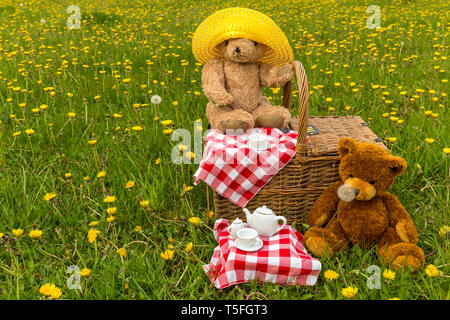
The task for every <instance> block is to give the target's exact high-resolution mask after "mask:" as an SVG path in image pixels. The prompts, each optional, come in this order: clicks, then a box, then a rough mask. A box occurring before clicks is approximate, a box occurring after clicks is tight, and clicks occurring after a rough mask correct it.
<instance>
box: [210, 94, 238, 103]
mask: <svg viewBox="0 0 450 320" xmlns="http://www.w3.org/2000/svg"><path fill="white" fill-rule="evenodd" d="M233 101H234V98H233V96H232V95H231V94H229V93H228V94H224V95H219V96H217V97H216V98H215V99H214V102H215V104H217V105H218V106H228V105H230V104H232V103H233Z"/></svg>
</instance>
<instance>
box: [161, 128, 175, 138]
mask: <svg viewBox="0 0 450 320" xmlns="http://www.w3.org/2000/svg"><path fill="white" fill-rule="evenodd" d="M172 132H173V129H172V128H169V129H165V130H163V133H164V134H165V135H167V136H168V135H169V134H171V133H172Z"/></svg>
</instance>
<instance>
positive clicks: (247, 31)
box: [192, 8, 294, 65]
mask: <svg viewBox="0 0 450 320" xmlns="http://www.w3.org/2000/svg"><path fill="white" fill-rule="evenodd" d="M232 38H245V39H249V40H252V41H256V42H259V43H262V44H265V45H266V46H268V47H269V49H268V50H267V51H266V53H265V55H264V56H263V57H262V58H261V59H259V61H260V62H264V63H268V64H272V65H283V64H286V63H291V62H292V61H294V53H293V52H292V48H291V46H290V45H289V41H288V39H287V38H286V36H285V35H284V33H283V31H281V29H280V28H279V27H278V26H277V25H276V23H275V22H274V21H273V20H272V19H270V18H269V17H268V16H266V15H265V14H263V13H261V12H258V11H255V10H252V9H247V8H226V9H222V10H219V11H217V12H215V13H213V14H212V15H210V16H209V17H207V18H206V19H205V20H203V22H202V23H200V25H199V26H198V27H197V30H195V33H194V37H193V39H192V51H193V53H194V56H195V58H196V59H197V60H198V61H199V62H201V63H205V62H206V61H208V60H209V59H211V58H214V57H220V54H219V51H218V50H217V49H216V46H217V45H218V44H219V43H221V42H223V41H225V40H228V39H232Z"/></svg>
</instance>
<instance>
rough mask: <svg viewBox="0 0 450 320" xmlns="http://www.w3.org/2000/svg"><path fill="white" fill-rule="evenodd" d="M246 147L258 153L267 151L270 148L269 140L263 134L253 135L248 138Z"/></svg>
mask: <svg viewBox="0 0 450 320" xmlns="http://www.w3.org/2000/svg"><path fill="white" fill-rule="evenodd" d="M247 145H248V146H249V147H251V148H253V149H256V150H258V151H260V150H267V149H269V148H270V147H271V144H270V142H269V139H268V137H267V136H265V135H264V134H259V133H255V134H252V135H251V136H249V137H248V142H247Z"/></svg>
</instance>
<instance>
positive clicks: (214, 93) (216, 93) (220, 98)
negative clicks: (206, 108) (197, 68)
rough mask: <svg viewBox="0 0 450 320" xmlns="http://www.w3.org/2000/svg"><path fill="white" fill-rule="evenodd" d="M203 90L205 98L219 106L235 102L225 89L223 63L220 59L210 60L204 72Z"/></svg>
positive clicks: (204, 67)
mask: <svg viewBox="0 0 450 320" xmlns="http://www.w3.org/2000/svg"><path fill="white" fill-rule="evenodd" d="M202 88H203V91H204V93H205V96H206V97H207V98H208V99H209V100H210V101H212V102H213V103H215V104H217V105H219V106H226V105H229V104H231V103H232V102H233V96H232V95H231V94H230V93H228V92H227V90H226V89H225V74H224V72H223V62H222V61H221V60H220V59H218V58H213V59H210V60H208V61H207V62H206V63H205V65H204V66H203V70H202Z"/></svg>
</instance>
